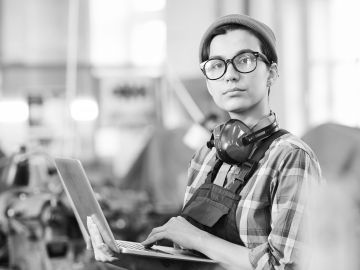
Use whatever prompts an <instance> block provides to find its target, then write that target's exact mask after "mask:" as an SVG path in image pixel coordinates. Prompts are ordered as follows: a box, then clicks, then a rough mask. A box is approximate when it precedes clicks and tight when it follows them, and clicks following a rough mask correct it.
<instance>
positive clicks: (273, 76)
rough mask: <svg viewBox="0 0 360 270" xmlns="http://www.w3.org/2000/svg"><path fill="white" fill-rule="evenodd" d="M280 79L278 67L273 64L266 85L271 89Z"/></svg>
mask: <svg viewBox="0 0 360 270" xmlns="http://www.w3.org/2000/svg"><path fill="white" fill-rule="evenodd" d="M278 77H279V71H278V66H277V64H276V63H272V64H271V66H270V68H269V77H268V80H267V84H266V85H267V86H268V87H271V86H272V85H273V84H274V83H275V81H276V80H277V78H278Z"/></svg>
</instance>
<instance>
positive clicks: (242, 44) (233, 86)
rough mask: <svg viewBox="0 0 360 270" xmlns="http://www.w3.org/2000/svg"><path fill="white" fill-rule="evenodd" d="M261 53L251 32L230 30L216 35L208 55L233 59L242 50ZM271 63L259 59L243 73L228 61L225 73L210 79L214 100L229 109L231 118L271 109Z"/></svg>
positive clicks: (258, 43)
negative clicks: (268, 82)
mask: <svg viewBox="0 0 360 270" xmlns="http://www.w3.org/2000/svg"><path fill="white" fill-rule="evenodd" d="M249 49H250V50H252V51H255V52H261V49H260V41H259V40H258V38H257V37H256V36H254V35H253V34H251V33H250V32H248V31H246V30H242V29H236V30H231V31H229V32H227V33H226V34H223V35H217V36H215V37H214V38H213V40H212V41H211V43H210V54H209V58H212V57H215V56H216V57H221V58H223V59H232V58H233V57H234V56H235V55H236V54H238V53H239V52H240V51H241V50H249ZM269 76H270V71H269V68H268V66H267V65H266V64H265V63H264V62H263V61H261V59H260V58H258V60H257V67H256V69H255V70H254V71H253V72H251V73H240V72H238V71H236V70H235V69H234V66H233V65H232V64H228V68H227V71H226V73H225V74H224V75H223V76H222V77H221V78H220V79H217V80H207V87H208V90H209V93H210V94H211V96H212V97H213V99H214V102H215V103H216V104H217V105H218V106H219V107H220V108H222V109H223V110H226V111H227V112H229V114H230V117H231V118H240V119H243V118H244V117H245V118H248V117H249V116H251V118H254V117H255V118H257V117H262V116H264V115H266V114H268V113H269V112H270V108H269V104H268V87H267V81H268V79H269Z"/></svg>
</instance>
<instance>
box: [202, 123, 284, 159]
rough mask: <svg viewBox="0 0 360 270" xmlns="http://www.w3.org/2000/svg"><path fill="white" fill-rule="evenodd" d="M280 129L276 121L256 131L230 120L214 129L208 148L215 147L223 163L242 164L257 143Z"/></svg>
mask: <svg viewBox="0 0 360 270" xmlns="http://www.w3.org/2000/svg"><path fill="white" fill-rule="evenodd" d="M255 128H256V126H255ZM278 129H279V127H278V124H277V122H276V120H274V121H273V122H272V123H271V124H269V125H266V126H265V127H263V128H260V129H258V130H255V131H254V130H252V129H251V128H249V127H248V126H247V125H246V124H245V123H244V122H242V121H240V120H237V119H230V120H228V121H227V122H226V123H224V124H221V125H218V126H216V127H215V128H214V130H213V133H212V135H211V138H210V141H208V142H207V147H208V148H212V147H214V146H215V148H216V153H217V156H218V158H219V159H221V160H222V161H224V162H226V163H228V164H240V163H242V162H244V161H245V160H246V159H247V158H248V157H249V156H250V154H251V152H252V150H253V147H254V144H255V142H257V141H259V140H262V139H265V138H267V137H269V136H270V135H271V134H273V133H274V132H276V131H277V130H278Z"/></svg>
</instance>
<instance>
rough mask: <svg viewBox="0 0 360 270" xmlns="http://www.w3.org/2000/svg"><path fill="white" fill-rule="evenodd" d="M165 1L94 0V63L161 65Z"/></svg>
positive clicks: (163, 43)
mask: <svg viewBox="0 0 360 270" xmlns="http://www.w3.org/2000/svg"><path fill="white" fill-rule="evenodd" d="M165 3H166V1H165V0H151V1H150V0H135V1H126V0H91V4H90V40H91V42H90V44H91V61H92V62H93V63H94V64H95V65H105V66H128V65H131V66H144V65H145V66H158V65H160V64H161V63H162V62H163V60H164V59H165V56H166V54H165V52H166V50H165V43H166V27H165V22H164V19H163V17H164V10H165Z"/></svg>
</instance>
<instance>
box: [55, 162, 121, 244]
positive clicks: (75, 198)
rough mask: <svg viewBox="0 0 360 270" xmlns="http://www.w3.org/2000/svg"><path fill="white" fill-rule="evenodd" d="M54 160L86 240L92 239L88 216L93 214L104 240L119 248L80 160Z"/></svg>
mask: <svg viewBox="0 0 360 270" xmlns="http://www.w3.org/2000/svg"><path fill="white" fill-rule="evenodd" d="M54 160H55V166H56V168H57V170H58V173H59V176H60V180H61V182H62V184H63V186H64V189H65V192H66V194H67V196H68V198H69V201H70V204H71V207H72V209H73V211H74V214H75V217H76V219H77V222H78V223H79V226H80V230H81V232H82V234H83V237H84V239H85V241H86V240H87V239H90V236H89V231H88V229H87V225H86V224H87V222H86V218H87V216H91V217H92V218H93V220H94V222H95V223H96V225H97V226H98V227H99V228H100V230H101V231H102V234H101V236H102V238H103V240H104V242H105V243H106V244H107V245H108V246H110V247H111V248H112V249H113V250H118V248H117V247H116V244H115V238H114V235H113V233H112V231H111V229H110V226H109V224H108V222H107V221H106V218H105V216H104V214H103V211H102V210H101V208H100V205H99V203H98V201H97V200H96V197H95V194H94V192H93V189H92V187H91V184H90V181H89V179H88V177H87V175H86V173H85V170H84V168H83V166H82V164H81V162H80V160H77V159H71V158H55V159H54Z"/></svg>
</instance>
